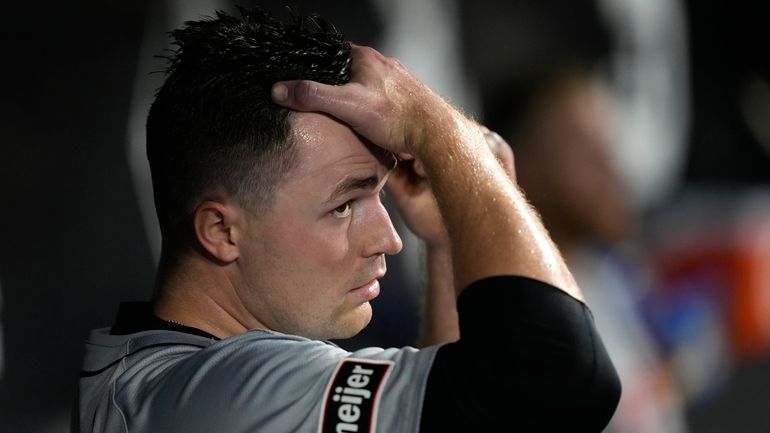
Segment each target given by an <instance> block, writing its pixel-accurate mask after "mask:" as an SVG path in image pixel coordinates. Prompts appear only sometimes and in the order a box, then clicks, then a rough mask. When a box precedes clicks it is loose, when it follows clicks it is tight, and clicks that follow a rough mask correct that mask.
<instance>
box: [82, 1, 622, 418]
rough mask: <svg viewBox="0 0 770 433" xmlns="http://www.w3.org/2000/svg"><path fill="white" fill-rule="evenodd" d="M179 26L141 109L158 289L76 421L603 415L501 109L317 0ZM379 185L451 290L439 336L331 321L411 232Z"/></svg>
mask: <svg viewBox="0 0 770 433" xmlns="http://www.w3.org/2000/svg"><path fill="white" fill-rule="evenodd" d="M172 36H173V38H174V41H175V43H176V44H177V46H178V49H177V50H176V51H175V52H174V53H173V54H172V55H171V56H170V66H169V69H168V71H167V76H166V80H165V82H164V84H163V86H162V87H161V88H160V89H159V91H158V92H157V95H156V98H155V101H154V103H153V105H152V107H151V109H150V113H149V117H148V121H147V134H148V140H147V146H148V149H147V153H148V159H149V162H150V167H151V172H152V180H153V188H154V194H155V204H156V208H157V212H158V218H159V222H160V226H161V231H162V235H163V253H162V258H161V263H160V266H159V271H158V276H157V288H156V293H155V296H154V297H153V299H152V300H151V302H148V303H124V304H121V308H120V311H119V313H118V317H117V318H116V320H115V323H114V324H113V325H112V326H111V327H108V328H103V329H97V330H94V331H93V332H92V333H91V335H90V336H89V337H88V341H87V343H86V349H85V358H84V362H83V368H82V371H81V379H80V394H79V399H80V406H79V411H78V414H77V421H78V428H79V429H80V431H82V432H131V433H135V432H172V431H174V432H176V431H178V432H271V433H272V432H312V433H320V432H335V433H343V432H375V431H378V432H432V431H441V432H454V431H458V432H459V431H463V432H470V431H492V430H494V431H500V430H503V431H526V432H532V431H549V432H552V431H570V432H599V431H601V430H602V429H603V428H604V426H605V425H606V423H607V422H608V420H609V419H610V417H611V415H612V413H613V411H614V410H615V407H616V404H617V401H618V398H619V393H620V385H619V382H618V379H617V375H616V373H615V370H614V367H613V365H612V362H611V360H610V359H609V358H608V356H607V354H606V352H605V350H604V347H603V345H602V342H601V339H600V338H599V336H598V335H597V333H596V331H595V329H594V325H593V319H592V316H591V312H590V310H589V308H588V306H587V305H586V304H585V303H584V302H583V298H582V295H581V293H580V290H579V289H578V287H577V285H576V284H575V282H574V280H573V278H572V276H571V275H570V273H569V272H568V270H567V268H566V266H565V264H564V262H563V260H562V258H561V256H560V254H559V252H558V250H557V249H556V248H555V247H554V245H553V243H552V241H551V240H550V238H549V237H548V234H547V233H546V231H545V230H544V229H543V227H542V224H541V222H540V220H539V218H538V216H537V214H536V213H535V212H534V211H533V210H532V209H531V208H530V206H529V205H528V204H527V201H526V199H525V197H524V196H523V195H522V193H521V192H520V191H519V189H518V188H517V186H516V184H515V182H514V181H513V180H512V177H511V176H510V175H509V174H508V173H506V171H505V169H504V168H503V166H501V164H499V163H498V161H497V159H496V156H495V153H494V152H493V151H492V150H490V146H489V145H488V142H487V139H486V138H485V135H487V136H489V135H490V134H491V133H489V131H486V130H485V129H484V128H483V127H481V126H480V125H478V124H477V123H476V122H474V121H473V120H472V119H469V118H467V117H466V116H465V115H463V114H462V113H460V112H459V111H458V110H456V109H455V108H453V107H452V106H451V105H450V104H449V103H447V102H446V101H444V100H443V99H442V98H441V97H440V96H438V95H437V94H436V93H434V92H432V91H431V90H430V89H428V88H426V87H425V86H424V85H423V84H422V83H420V82H419V81H418V80H417V79H416V78H415V77H413V76H412V75H411V74H410V73H409V72H408V71H407V70H406V69H405V68H404V67H403V66H402V65H401V64H400V63H399V62H398V61H397V60H395V59H392V58H388V57H385V56H383V55H382V54H380V53H379V52H377V51H376V50H374V49H372V48H368V47H362V46H356V45H351V44H349V43H348V42H346V41H345V40H344V38H343V36H342V35H341V34H340V33H339V32H338V31H337V30H336V29H335V28H334V27H333V26H331V25H329V24H327V23H326V22H325V21H322V20H321V19H320V18H313V17H311V18H301V17H298V18H296V19H295V21H293V22H289V23H283V22H280V21H278V20H276V19H275V18H273V17H270V16H268V15H266V14H265V13H263V12H261V11H260V10H242V11H241V16H240V17H236V16H232V15H229V14H227V13H224V12H218V13H217V14H216V16H214V17H211V18H208V19H202V20H199V21H194V22H188V23H186V24H185V25H184V27H182V28H180V29H177V30H175V31H173V32H172ZM492 141H494V140H492ZM386 189H387V191H388V193H389V194H391V195H392V196H393V198H394V202H395V203H396V204H397V206H398V209H399V211H400V212H401V213H402V215H403V217H404V219H405V221H406V222H407V224H408V226H409V227H410V229H412V230H413V231H414V232H415V233H416V234H418V236H421V237H422V238H423V240H424V241H425V243H426V245H427V250H428V254H429V255H430V256H431V257H432V258H431V259H430V260H428V261H427V263H428V264H429V266H434V267H435V268H434V269H433V271H431V270H430V269H429V275H439V274H441V275H443V276H444V278H443V280H440V281H439V282H438V283H436V281H433V282H429V286H431V287H433V289H432V290H437V291H443V293H444V295H446V294H449V296H448V297H451V299H452V301H453V302H450V303H446V302H444V303H443V304H442V305H440V306H438V307H437V308H435V309H434V310H433V313H432V314H433V315H434V316H435V317H433V318H432V319H430V320H431V321H432V323H434V324H436V327H435V328H436V329H441V330H442V331H441V332H437V333H436V337H435V339H434V343H435V344H432V345H429V346H426V347H424V348H419V349H418V348H413V347H402V348H376V347H372V348H365V349H361V350H357V351H355V352H352V353H351V352H348V351H345V350H343V349H341V348H340V347H338V346H336V345H334V344H333V343H331V342H330V340H333V339H338V338H346V337H350V336H352V335H355V334H356V333H357V332H359V331H360V330H361V329H363V328H364V327H365V326H366V324H367V323H368V322H369V320H370V318H371V314H372V311H371V306H370V303H369V301H371V300H372V299H374V298H375V297H376V296H377V295H378V294H379V291H380V287H379V283H378V279H379V278H381V277H382V276H383V275H384V273H385V271H386V265H385V257H386V256H387V255H391V254H396V253H398V252H399V250H400V249H401V246H402V245H401V240H400V238H399V236H398V234H397V233H396V232H395V230H394V228H393V226H392V224H391V221H390V218H389V215H388V212H387V211H386V209H385V208H384V207H383V205H382V203H381V202H380V195H381V192H383V191H384V190H386ZM446 298H447V296H444V299H446ZM455 300H456V303H455V302H454V301H455ZM447 304H449V305H448V306H447Z"/></svg>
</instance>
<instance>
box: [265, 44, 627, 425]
mask: <svg viewBox="0 0 770 433" xmlns="http://www.w3.org/2000/svg"><path fill="white" fill-rule="evenodd" d="M352 54H353V60H352V61H353V64H352V77H353V79H352V80H351V82H350V83H348V84H346V85H343V86H339V87H335V86H324V85H321V84H318V83H315V82H309V81H294V82H286V83H279V84H277V85H275V86H274V87H273V98H274V100H275V101H276V102H278V103H280V104H283V105H285V106H288V107H290V108H293V109H296V110H304V111H322V112H325V113H328V114H330V115H332V116H335V117H337V118H338V119H340V120H341V121H343V122H345V123H347V124H348V125H350V126H351V127H352V128H353V129H355V130H356V131H357V132H358V133H359V134H361V135H362V136H364V137H366V138H367V139H369V140H370V141H371V142H373V143H374V144H376V145H379V146H381V147H383V148H385V149H387V150H389V151H391V152H394V153H397V154H400V155H401V156H402V157H403V158H405V159H411V158H413V159H415V162H414V163H413V164H414V167H419V168H418V169H417V170H415V171H423V172H424V175H425V178H426V179H427V183H428V185H429V186H430V188H431V190H432V191H433V193H434V195H435V198H436V202H437V204H438V208H439V210H440V214H441V217H442V218H441V219H442V220H443V222H444V223H445V226H446V229H447V235H448V239H449V249H450V251H451V258H452V259H451V263H449V266H450V267H451V268H452V269H453V274H454V287H455V288H456V292H457V298H458V301H457V312H458V320H457V321H458V323H459V334H460V338H459V339H458V340H457V341H455V342H452V343H447V344H444V345H442V346H441V347H440V348H439V349H438V351H437V353H436V355H435V358H434V361H433V364H432V366H431V372H430V375H429V378H428V381H427V384H426V385H425V388H424V390H425V391H424V397H423V402H422V416H421V431H446V432H454V431H483V430H493V429H495V428H496V427H495V426H499V425H501V424H504V425H506V426H510V427H511V428H513V429H516V430H517V431H580V432H600V431H602V429H603V428H604V427H605V426H606V424H607V422H608V421H609V419H610V417H611V415H612V413H613V412H614V410H615V408H616V406H617V402H618V400H619V394H620V385H619V381H618V377H617V373H616V372H615V370H614V366H613V365H612V362H611V360H610V359H609V357H608V356H607V353H606V350H605V349H604V346H603V344H602V342H601V339H600V337H599V336H598V334H597V333H596V330H595V327H594V326H593V319H592V316H591V313H590V311H589V310H588V308H587V306H586V305H585V304H584V303H583V301H582V295H581V293H580V291H579V289H578V287H577V285H576V283H575V281H574V279H573V278H572V275H571V274H570V273H569V271H568V269H567V266H566V264H565V263H564V261H563V259H562V257H561V255H560V253H559V251H558V250H557V248H556V247H555V246H554V244H553V242H552V241H551V239H550V237H549V236H548V233H547V232H546V230H545V229H544V227H543V225H542V223H541V221H540V219H539V217H538V215H537V214H536V212H534V210H533V209H532V208H531V207H530V206H529V204H528V203H527V201H526V199H525V197H524V196H523V194H522V193H521V191H520V190H519V189H518V188H517V186H516V185H515V183H514V182H513V180H512V179H511V177H509V176H508V174H507V173H506V171H505V170H504V169H503V168H502V167H501V165H500V164H498V162H497V160H496V159H495V156H494V154H493V152H492V151H491V150H490V149H489V146H488V145H487V142H486V140H485V137H484V132H485V131H484V129H483V127H481V126H479V125H478V124H477V123H475V122H474V121H472V120H471V119H468V118H467V117H466V116H464V115H463V114H462V113H460V112H459V111H457V110H456V109H454V108H453V107H452V106H451V105H450V104H448V103H447V102H445V101H444V100H443V99H442V98H440V97H439V96H438V95H436V94H435V93H433V92H432V91H431V90H429V89H428V88H426V87H425V86H424V85H422V84H421V83H420V82H419V81H418V80H417V79H415V78H414V77H413V76H411V75H410V74H409V73H408V72H407V71H406V69H405V68H404V67H403V66H402V65H401V64H400V63H399V62H398V61H397V60H395V59H392V58H386V57H384V56H382V55H381V54H379V53H378V52H376V51H375V50H373V49H371V48H364V47H354V49H353V53H352ZM444 256H445V255H444ZM437 257H440V256H437ZM445 265H446V261H445V262H444V264H443V265H442V264H438V266H439V267H440V266H445ZM453 320H454V319H453ZM440 331H441V332H439V333H438V334H436V335H437V338H438V339H444V340H447V339H449V340H452V339H454V338H455V337H456V335H454V336H453V335H452V334H451V332H452V330H451V329H449V331H450V332H449V333H446V332H445V331H447V329H442V330H440Z"/></svg>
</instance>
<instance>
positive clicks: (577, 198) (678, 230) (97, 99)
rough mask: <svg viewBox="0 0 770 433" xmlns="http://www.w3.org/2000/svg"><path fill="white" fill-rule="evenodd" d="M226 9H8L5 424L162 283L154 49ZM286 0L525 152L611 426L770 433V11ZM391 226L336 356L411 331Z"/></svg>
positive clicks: (179, 5)
mask: <svg viewBox="0 0 770 433" xmlns="http://www.w3.org/2000/svg"><path fill="white" fill-rule="evenodd" d="M234 4H235V3H232V2H229V1H202V0H196V1H191V0H186V1H182V0H176V1H170V0H166V1H152V2H151V1H146V0H145V1H141V0H140V1H132V2H126V1H123V2H117V1H102V2H97V1H93V0H85V1H80V2H74V3H72V2H37V3H30V2H6V4H4V7H3V12H2V13H3V17H4V20H3V21H4V22H3V26H2V27H1V28H0V32H1V33H2V39H3V40H4V41H6V42H5V44H3V47H4V49H3V62H2V65H3V66H2V68H0V71H1V72H0V74H2V79H1V80H0V86H2V87H0V88H1V89H2V93H0V94H1V95H2V97H0V101H2V102H1V103H0V110H1V111H0V114H1V115H0V198H1V199H2V201H0V203H2V204H0V210H1V211H0V430H1V431H3V432H31V433H37V432H65V431H68V428H69V427H68V426H69V420H70V410H71V407H72V404H73V402H74V396H75V392H76V383H77V377H78V371H79V363H80V357H81V355H82V343H83V340H84V338H85V336H86V335H87V332H88V330H90V329H92V328H96V327H103V326H109V325H110V324H111V323H112V319H113V317H114V314H115V313H116V311H117V306H118V303H119V302H120V301H122V300H143V299H148V298H149V296H150V295H151V293H152V288H153V274H154V270H155V264H156V260H157V258H158V253H159V245H160V243H159V232H158V228H157V226H156V223H155V215H154V210H153V207H152V206H153V205H152V196H151V193H150V184H149V172H148V167H147V164H146V159H145V156H144V121H145V116H146V113H147V108H148V106H149V103H150V102H151V101H152V96H153V92H154V90H155V89H156V88H157V87H158V86H159V85H160V84H161V82H162V78H163V76H162V74H160V73H153V72H154V71H159V70H161V69H162V68H163V67H164V63H163V61H162V59H158V58H156V57H155V56H156V55H158V54H162V53H163V50H164V49H168V48H169V46H168V39H167V35H166V32H167V31H168V30H170V29H172V28H175V27H178V26H179V25H181V23H182V22H183V21H185V20H189V19H197V18H200V17H202V16H204V15H210V14H211V13H212V12H213V11H214V10H215V9H226V10H230V11H232V10H234ZM237 4H239V5H242V6H246V7H248V6H252V5H258V4H259V5H261V6H262V7H264V8H265V9H267V10H271V11H275V12H276V13H277V14H279V15H280V16H285V9H284V3H281V2H275V1H270V2H264V3H262V4H260V3H257V2H254V1H246V0H244V1H242V2H238V3H237ZM287 4H292V5H296V6H298V7H299V8H300V10H302V11H306V12H318V13H321V14H322V15H324V16H325V17H327V18H328V19H329V20H330V21H332V22H333V23H334V24H336V25H337V26H338V27H339V28H340V29H341V30H342V31H343V32H344V33H345V34H346V35H347V37H348V38H349V39H351V40H353V41H356V42H358V43H362V44H368V45H373V46H375V47H377V48H378V49H380V51H382V52H383V53H385V54H386V55H393V56H396V57H399V58H400V59H401V60H402V62H403V63H404V64H405V65H406V66H407V67H408V68H409V69H410V70H411V71H412V72H413V73H414V74H415V75H417V76H418V77H419V78H420V79H422V80H423V81H424V82H425V83H427V84H428V85H429V86H430V87H432V88H433V89H435V90H436V91H437V92H439V93H440V94H442V95H443V96H445V97H446V98H447V99H449V100H450V101H452V102H453V103H454V104H455V105H456V106H458V107H459V108H461V109H462V110H463V111H465V112H466V113H468V115H470V116H473V117H475V118H477V119H478V120H479V121H480V122H483V123H485V124H487V125H488V126H490V127H491V128H492V129H494V130H496V131H498V132H499V133H500V134H501V135H503V137H504V138H505V139H506V140H507V141H508V142H509V144H511V146H512V147H513V148H514V152H515V154H516V168H517V175H518V178H519V182H520V184H521V186H522V188H523V189H524V191H525V193H526V194H527V196H528V197H529V199H530V200H531V201H532V203H533V205H534V206H535V207H536V208H537V209H538V211H539V212H540V213H541V215H542V216H543V219H544V221H545V223H546V226H547V228H548V229H549V231H550V232H551V234H552V235H553V237H554V239H555V240H556V242H557V243H558V245H559V247H560V248H561V249H562V251H563V253H564V255H565V257H566V258H567V260H568V265H569V266H570V267H571V268H572V270H573V272H574V273H575V275H576V277H577V278H578V281H579V283H580V285H581V287H582V288H583V290H584V291H585V292H586V296H587V298H588V301H589V304H590V305H591V307H592V310H593V312H594V315H595V319H596V323H597V327H598V329H599V332H600V333H601V334H602V337H603V338H604V339H605V342H606V345H607V347H608V350H609V352H610V355H611V356H612V357H613V359H614V361H615V363H616V365H617V367H618V371H619V373H620V375H621V379H622V381H623V386H624V390H623V391H624V392H623V397H622V399H621V404H620V406H619V408H618V411H617V413H616V415H615V417H614V418H613V420H612V422H611V424H610V426H609V427H608V429H607V432H623V433H625V432H656V433H666V432H693V433H701V432H767V431H770V56H768V53H770V49H769V48H770V46H768V45H769V43H768V41H770V34H768V33H770V30H768V29H770V27H769V26H767V25H766V23H765V21H766V20H767V19H768V17H770V14H769V13H768V12H770V10H768V9H770V7H769V5H768V3H767V2H761V1H759V0H756V1H748V2H726V1H718V0H701V1H697V2H696V1H694V0H680V1H676V0H594V1H589V0H573V1H555V0H473V1H470V0H369V1H363V0H362V1H356V2H352V1H346V2H343V1H324V2H312V1H296V2H293V3H287ZM394 219H395V222H396V224H397V226H398V227H399V231H400V232H401V234H402V235H403V237H404V241H405V249H404V252H403V253H402V254H400V255H399V256H396V257H392V258H390V260H389V273H388V275H387V276H386V278H385V280H384V281H383V283H382V284H383V292H382V295H381V296H380V297H379V298H378V299H377V300H375V302H374V304H375V306H374V308H375V315H374V319H373V322H372V324H371V325H370V327H369V328H367V329H366V330H365V331H364V332H363V333H362V334H361V335H359V336H357V337H356V338H354V339H351V340H346V341H339V342H338V343H339V344H340V345H343V346H344V347H348V348H351V349H352V348H356V347H359V346H361V345H364V344H374V345H380V346H392V345H395V346H402V345H415V344H416V342H417V339H418V338H419V326H420V318H419V317H420V311H421V308H422V306H421V295H422V293H421V287H420V282H421V280H422V274H421V267H420V260H419V253H420V245H419V243H418V242H417V241H416V240H415V239H414V238H413V237H411V235H410V234H409V233H408V232H407V230H406V229H405V228H404V227H403V224H401V222H400V221H399V220H398V218H397V216H395V215H394ZM501 241H503V240H501Z"/></svg>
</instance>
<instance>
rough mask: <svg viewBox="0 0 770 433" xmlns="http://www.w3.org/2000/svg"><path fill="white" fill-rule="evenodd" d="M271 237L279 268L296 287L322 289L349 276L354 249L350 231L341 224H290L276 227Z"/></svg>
mask: <svg viewBox="0 0 770 433" xmlns="http://www.w3.org/2000/svg"><path fill="white" fill-rule="evenodd" d="M270 238H271V241H270V242H269V243H270V244H271V245H273V254H272V255H273V257H274V258H275V261H274V263H275V266H278V267H280V270H279V273H280V274H281V275H282V277H283V278H286V279H288V280H289V281H294V282H295V284H294V286H297V285H305V286H310V287H314V288H315V289H314V290H318V289H319V288H321V287H322V286H325V285H332V284H333V285H337V284H339V283H341V282H344V280H345V278H346V277H347V275H346V273H345V272H346V270H347V268H348V265H349V264H348V263H347V262H348V261H349V260H348V258H349V252H350V248H349V243H348V240H347V233H346V230H344V228H342V227H340V225H339V224H324V221H321V222H320V223H316V224H312V223H308V222H306V221H295V222H292V221H289V222H286V223H284V224H281V226H280V227H274V228H272V230H270ZM266 253H267V254H271V252H270V251H266ZM310 283H312V284H310Z"/></svg>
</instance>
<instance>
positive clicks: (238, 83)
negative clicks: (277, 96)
mask: <svg viewBox="0 0 770 433" xmlns="http://www.w3.org/2000/svg"><path fill="white" fill-rule="evenodd" d="M238 11H239V16H236V15H231V14H228V13H227V12H225V11H216V12H215V15H214V16H210V17H204V18H202V19H200V20H197V21H187V22H185V23H184V25H183V26H182V27H180V28H178V29H176V30H173V31H171V32H169V35H170V38H171V42H172V47H174V48H172V49H171V50H169V52H168V54H167V55H165V56H161V57H164V58H165V59H166V60H167V61H168V66H167V68H166V70H165V71H163V72H164V73H165V80H164V83H163V85H162V86H161V87H160V88H159V89H158V90H157V92H156V94H155V99H154V101H153V103H152V106H151V107H150V112H149V115H148V118H147V158H148V160H149V163H150V171H151V175H152V183H153V194H154V198H155V207H156V211H157V214H158V220H159V223H160V227H161V232H162V234H163V240H164V250H166V249H174V248H175V247H176V246H178V245H177V244H178V242H179V240H180V236H182V239H184V238H189V236H186V234H187V233H188V232H189V231H190V230H191V229H190V227H191V224H189V222H190V218H191V217H192V214H193V212H194V210H195V207H197V205H198V204H199V203H200V202H201V201H202V200H204V199H206V196H207V195H208V194H221V193H224V194H226V195H227V196H228V197H229V198H231V199H233V200H234V201H235V202H236V203H238V204H239V205H240V206H241V207H243V208H245V209H247V210H249V211H253V212H258V211H260V210H264V209H266V208H268V207H269V206H270V204H271V202H272V197H273V193H274V191H275V188H276V186H277V185H278V184H279V183H280V181H281V179H282V175H285V173H287V172H288V171H289V170H290V169H291V168H292V167H293V164H294V161H295V151H294V146H293V139H292V133H291V121H290V120H291V116H290V111H289V110H288V109H286V108H283V107H280V106H278V105H277V104H275V103H274V102H273V101H272V99H271V97H270V90H271V87H272V85H273V84H274V83H275V82H276V81H282V80H294V79H309V80H314V81H319V82H322V83H326V84H334V85H340V84H344V83H346V82H347V81H349V79H350V49H351V47H350V44H349V43H348V42H347V41H346V40H345V38H344V36H343V34H342V33H340V32H339V31H338V30H337V29H336V28H335V27H334V26H333V25H332V24H330V23H329V22H328V21H326V20H324V19H323V18H321V17H320V16H318V15H315V14H313V15H305V16H303V15H300V14H299V12H297V11H296V10H294V9H290V10H289V12H290V13H289V18H288V19H287V20H285V21H281V20H279V19H277V18H275V17H273V16H270V15H268V14H267V13H266V12H264V11H263V10H261V9H259V8H254V9H249V10H247V9H244V8H238Z"/></svg>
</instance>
